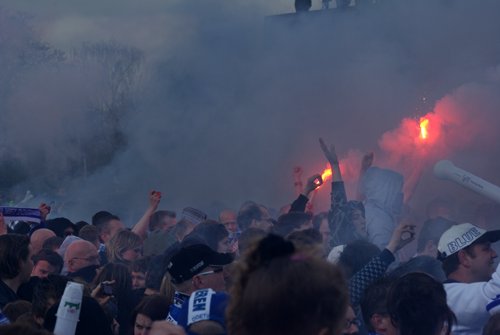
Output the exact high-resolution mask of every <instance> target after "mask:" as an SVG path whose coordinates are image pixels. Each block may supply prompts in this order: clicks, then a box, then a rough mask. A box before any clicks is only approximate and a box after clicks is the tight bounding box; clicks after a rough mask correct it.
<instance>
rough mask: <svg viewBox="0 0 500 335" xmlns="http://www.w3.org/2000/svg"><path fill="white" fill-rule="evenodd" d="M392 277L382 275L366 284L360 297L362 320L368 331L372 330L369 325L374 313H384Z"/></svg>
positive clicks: (385, 312)
mask: <svg viewBox="0 0 500 335" xmlns="http://www.w3.org/2000/svg"><path fill="white" fill-rule="evenodd" d="M393 281H394V280H393V279H392V278H389V277H384V278H381V279H379V280H377V281H376V282H374V283H373V284H371V285H370V286H368V287H367V288H366V290H365V292H364V294H363V298H362V299H361V304H360V305H361V311H362V313H363V321H364V322H365V325H367V327H368V330H369V331H370V332H374V329H373V327H372V326H371V322H370V321H371V318H372V316H373V315H374V314H380V315H386V314H388V310H387V295H388V293H389V289H390V287H391V284H392V283H393Z"/></svg>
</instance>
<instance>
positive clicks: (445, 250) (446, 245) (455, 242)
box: [438, 223, 500, 259]
mask: <svg viewBox="0 0 500 335" xmlns="http://www.w3.org/2000/svg"><path fill="white" fill-rule="evenodd" d="M479 239H481V241H488V242H496V241H498V240H500V230H491V231H487V230H484V229H482V228H479V227H477V226H474V225H473V224H470V223H462V224H458V225H454V226H453V227H451V228H450V229H448V230H447V231H445V232H444V233H443V235H441V238H440V239H439V243H438V251H439V258H441V259H444V258H446V257H448V256H450V255H453V254H454V253H456V252H458V251H460V250H462V249H464V248H467V247H468V246H470V245H471V244H472V243H474V242H476V241H478V240H479Z"/></svg>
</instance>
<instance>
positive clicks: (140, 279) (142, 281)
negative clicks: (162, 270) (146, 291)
mask: <svg viewBox="0 0 500 335" xmlns="http://www.w3.org/2000/svg"><path fill="white" fill-rule="evenodd" d="M145 287H146V274H145V273H144V272H135V271H132V288H133V289H134V290H135V289H138V288H145Z"/></svg>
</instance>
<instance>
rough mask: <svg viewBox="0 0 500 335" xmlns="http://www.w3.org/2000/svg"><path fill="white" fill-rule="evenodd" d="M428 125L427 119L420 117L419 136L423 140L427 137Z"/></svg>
mask: <svg viewBox="0 0 500 335" xmlns="http://www.w3.org/2000/svg"><path fill="white" fill-rule="evenodd" d="M428 126H429V119H426V118H420V138H421V139H423V140H425V139H427V138H428V137H429V132H428V130H427V127H428Z"/></svg>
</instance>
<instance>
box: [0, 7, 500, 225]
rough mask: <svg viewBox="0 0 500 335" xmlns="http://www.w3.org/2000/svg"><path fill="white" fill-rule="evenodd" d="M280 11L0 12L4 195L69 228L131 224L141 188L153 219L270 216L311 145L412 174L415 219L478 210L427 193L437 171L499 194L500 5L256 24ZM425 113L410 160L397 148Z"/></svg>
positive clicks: (314, 154)
mask: <svg viewBox="0 0 500 335" xmlns="http://www.w3.org/2000/svg"><path fill="white" fill-rule="evenodd" d="M292 5H293V1H291V0H290V1H279V2H273V3H272V4H269V2H268V1H252V2H250V1H245V0H233V1H216V0H210V1H202V2H200V1H191V0H183V1H159V0H148V1H141V2H136V1H128V0H127V1H107V2H105V4H103V3H102V2H100V1H87V2H85V3H77V2H75V3H70V2H62V1H61V3H60V4H57V3H55V2H51V1H46V0H40V1H38V2H37V3H36V4H35V5H33V4H30V2H29V1H18V0H4V1H2V7H1V8H0V75H1V76H2V78H6V80H4V81H3V83H1V84H0V90H1V91H0V99H1V101H0V115H1V125H0V131H1V132H2V136H1V139H0V153H1V156H0V161H2V163H1V164H0V167H1V168H2V170H3V171H4V172H3V174H4V176H2V179H1V181H2V182H3V185H2V189H5V191H6V193H7V190H9V192H11V194H12V193H16V192H17V193H21V194H24V192H25V191H26V190H28V189H29V190H31V191H32V192H33V193H34V194H35V195H40V197H41V199H40V200H44V199H43V195H44V194H47V196H49V195H50V197H64V198H67V199H70V200H71V201H70V202H69V203H67V204H66V205H65V207H64V208H63V209H62V213H61V214H63V215H67V216H69V217H71V216H73V217H72V218H74V219H88V217H89V216H90V215H91V214H93V213H94V212H95V211H97V210H100V209H109V210H111V211H113V212H117V214H118V215H123V216H124V217H127V216H133V217H137V215H136V214H137V213H136V212H132V211H131V209H130V208H132V207H135V208H137V207H138V209H134V210H139V211H140V210H142V208H143V207H145V206H146V202H147V192H148V191H149V190H150V189H157V190H160V191H162V192H163V193H164V198H163V199H164V200H163V201H162V207H167V208H174V209H178V208H182V207H184V206H188V205H191V206H195V207H199V208H202V209H205V210H209V209H210V208H211V207H217V208H219V207H222V206H229V207H233V208H237V207H238V206H239V205H240V204H241V203H242V202H243V201H245V200H249V199H251V200H255V201H257V202H260V203H263V204H266V205H269V206H273V207H278V208H279V207H280V206H282V205H284V204H285V203H287V202H290V201H291V200H292V199H293V197H294V194H293V182H292V179H291V173H292V172H291V171H292V167H293V166H294V165H301V166H303V167H304V170H305V174H306V175H311V174H313V173H316V172H321V171H322V170H323V168H324V166H325V160H324V158H323V156H322V153H321V150H320V149H319V145H318V144H317V139H318V137H320V136H321V137H323V138H324V139H325V140H326V141H328V142H331V143H334V144H335V145H336V147H337V151H338V153H339V156H340V157H344V158H345V157H349V160H348V161H349V162H354V161H356V157H359V159H360V158H361V156H362V153H363V152H367V151H374V152H375V165H381V166H387V167H392V168H396V169H398V170H399V171H401V172H403V173H404V174H405V175H407V174H408V173H410V172H411V171H410V170H411V168H412V167H413V166H414V164H415V162H416V161H418V162H420V163H422V164H423V165H424V166H425V169H424V175H423V179H422V182H421V183H420V184H419V186H418V188H417V190H416V194H415V198H414V202H415V205H416V206H417V207H418V206H422V205H424V204H425V202H426V201H427V200H429V199H430V198H432V197H434V196H435V195H439V194H444V193H446V192H449V193H452V194H454V195H455V196H457V195H458V196H459V197H464V199H471V201H472V202H479V201H483V200H484V199H481V198H479V197H475V196H474V195H471V194H470V193H469V192H468V191H462V190H461V189H459V188H458V187H457V186H455V185H449V184H448V183H446V182H436V180H435V178H434V177H433V176H431V174H430V167H431V166H432V164H433V163H434V162H435V161H437V160H439V159H445V158H447V159H451V160H453V161H455V162H456V163H457V165H458V166H461V167H463V168H464V169H467V170H470V171H471V172H474V173H475V174H477V175H479V176H481V177H483V178H484V179H487V180H489V181H491V182H493V183H495V184H500V176H498V174H497V171H498V170H499V168H500V160H499V159H497V157H499V154H500V152H499V151H500V149H499V147H498V146H496V143H497V142H498V140H499V135H498V129H497V127H498V126H499V125H500V113H498V111H499V109H500V97H499V96H498V92H499V88H500V68H499V67H498V65H499V64H500V62H499V60H500V59H499V55H500V42H499V39H498V31H499V28H500V21H499V20H498V17H497V15H498V14H497V13H499V12H500V2H498V1H491V0H482V1H470V0H469V1H465V0H458V1H450V0H449V1H446V0H443V1H435V0H422V1H410V0H403V1H389V0H386V1H380V3H379V4H377V5H373V6H371V5H364V6H361V5H360V6H358V7H357V8H356V9H352V10H348V11H345V12H339V11H335V10H331V11H329V12H328V13H327V12H322V13H308V14H306V15H301V16H300V17H298V16H294V17H291V16H283V17H269V16H267V17H266V15H270V14H276V13H283V12H288V11H290V10H291V8H292ZM316 5H317V4H316ZM35 42H36V43H39V44H36V43H35ZM428 113H430V114H429V120H430V123H429V133H430V138H431V139H433V142H432V143H431V142H430V143H427V146H426V147H422V146H421V145H418V144H415V142H412V141H413V139H414V137H412V136H408V135H409V134H412V132H413V131H415V128H412V127H413V125H415V124H418V120H419V119H420V117H422V116H424V115H426V114H428ZM405 118H406V119H407V121H404V119H405ZM408 120H409V121H408ZM412 120H416V121H415V122H414V121H412ZM417 131H418V130H417ZM436 133H439V137H438V138H436V137H433V136H436ZM417 135H418V134H417ZM6 172H9V173H10V174H12V177H11V175H10V174H9V175H7V176H6V175H5V173H6ZM38 172H39V173H38ZM348 182H350V180H348ZM45 190H47V191H45ZM49 190H50V191H49ZM319 192H320V193H322V194H321V197H323V198H325V199H326V198H327V197H328V193H329V191H328V190H327V189H321V190H320V191H319ZM57 199H59V198H57ZM3 200H4V201H5V200H9V199H3ZM56 201H57V200H56ZM320 209H324V208H320Z"/></svg>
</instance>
